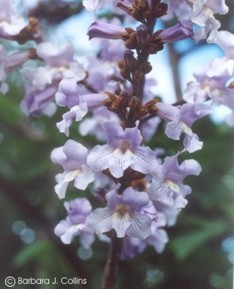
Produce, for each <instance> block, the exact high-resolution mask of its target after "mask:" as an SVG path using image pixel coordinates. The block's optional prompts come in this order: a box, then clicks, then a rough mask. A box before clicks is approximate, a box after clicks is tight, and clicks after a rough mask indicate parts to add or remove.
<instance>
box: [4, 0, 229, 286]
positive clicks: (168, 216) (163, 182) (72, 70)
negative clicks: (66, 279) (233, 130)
mask: <svg viewBox="0 0 234 289" xmlns="http://www.w3.org/2000/svg"><path fill="white" fill-rule="evenodd" d="M4 2H5V1H4ZM7 3H8V4H7V5H6V9H5V14H4V13H3V14H2V15H0V17H1V19H0V21H1V23H0V37H1V38H2V39H6V40H8V41H17V42H18V43H19V44H23V43H26V42H29V41H32V42H33V47H30V48H29V49H26V50H25V51H17V52H15V53H14V54H12V55H10V56H5V54H6V52H5V48H4V46H3V45H2V46H1V59H2V65H1V74H0V75H1V86H0V89H1V92H2V93H6V92H7V90H8V85H7V82H6V81H5V79H6V76H7V75H8V74H10V73H11V72H12V71H13V70H15V69H16V68H19V67H21V66H22V65H23V64H25V63H26V62H27V61H29V60H30V61H33V62H35V63H36V64H37V66H36V67H30V66H26V65H24V66H23V67H22V68H21V74H22V76H23V77H24V78H25V80H26V82H25V91H26V94H25V97H24V99H23V101H22V105H21V107H22V110H23V111H24V113H25V114H27V115H36V116H39V115H41V114H47V115H52V114H53V113H54V112H55V110H56V107H63V108H64V109H65V110H66V111H65V113H64V114H63V115H62V119H61V120H60V121H58V122H57V128H58V130H59V132H60V133H64V134H65V135H66V137H67V138H69V136H70V134H71V132H70V130H71V129H72V128H73V127H74V126H75V125H77V123H78V125H77V129H78V133H77V135H74V134H72V136H73V135H74V137H73V138H74V139H71V138H69V139H68V140H67V141H66V143H65V144H64V145H63V146H60V147H57V148H55V149H54V150H53V151H52V153H51V160H52V162H53V163H55V164H58V165H60V166H61V167H62V169H63V171H62V172H61V173H59V174H57V175H56V183H57V184H56V186H55V192H56V194H57V195H58V197H59V198H60V199H63V198H65V197H66V196H67V194H69V188H70V187H71V186H74V187H75V188H76V189H77V190H78V194H77V198H76V199H74V200H71V201H65V204H64V205H65V208H66V211H67V217H66V219H64V220H62V221H61V222H60V223H59V224H58V225H57V226H56V227H55V234H56V235H57V236H59V237H60V238H61V240H62V242H64V243H65V244H70V243H71V242H72V240H73V239H74V238H75V237H76V236H79V238H80V243H81V244H82V246H84V247H85V248H90V247H91V246H92V245H93V243H94V242H95V239H96V238H98V239H99V240H102V241H104V242H107V243H110V253H109V256H108V260H107V263H106V267H105V271H104V277H103V283H102V289H108V288H114V286H115V283H116V278H117V272H118V264H119V260H120V259H127V258H134V257H135V256H136V255H137V254H139V253H141V252H143V251H144V250H145V248H146V247H147V246H153V247H154V248H155V250H156V251H157V252H158V253H161V252H162V251H163V250H164V247H165V245H166V244H167V242H168V241H169V238H168V235H167V232H166V228H167V227H170V226H173V225H175V223H176V220H177V216H178V214H179V213H180V212H181V210H182V209H183V208H185V206H186V204H187V202H188V201H187V195H189V194H190V193H191V191H192V189H191V187H190V186H188V185H187V184H186V181H185V178H186V177H188V176H191V175H195V176H198V175H199V174H200V173H201V170H202V168H201V166H200V164H199V163H198V161H197V160H195V159H194V158H193V157H190V154H192V153H194V152H196V151H197V150H201V149H202V147H203V141H202V139H200V137H199V136H198V135H197V134H196V130H194V123H195V122H196V121H198V120H199V119H201V118H203V117H205V116H207V115H209V114H211V113H212V109H213V107H215V106H220V105H223V106H226V107H228V108H229V109H230V114H229V115H228V117H227V124H229V125H234V111H233V109H234V98H233V96H234V92H233V77H234V59H233V39H234V36H233V34H231V33H230V32H228V31H223V30H220V28H221V23H220V22H219V21H218V20H217V19H216V15H217V14H225V13H227V12H228V7H227V5H226V4H225V1H224V0H215V1H209V0H196V1H195V0H183V1H176V0H165V1H161V0H118V1H109V2H108V3H106V2H105V1H91V0H90V1H89V0H87V1H83V5H84V7H85V8H86V9H87V10H88V11H93V12H94V13H95V15H99V14H98V12H99V11H100V9H104V8H105V6H106V5H108V6H109V9H110V13H109V17H102V14H101V13H100V17H99V18H98V19H95V21H94V22H93V23H90V26H89V28H88V31H87V34H88V36H89V39H90V41H91V43H92V41H97V42H94V43H96V45H98V49H97V50H96V51H95V52H94V55H92V56H90V55H88V56H86V55H85V56H86V57H85V60H83V62H82V63H81V60H80V61H79V60H77V58H76V56H75V51H74V47H73V46H72V45H71V44H70V43H68V44H64V45H62V46H61V47H56V46H55V45H54V44H53V43H50V42H48V41H47V40H45V39H44V36H43V33H42V32H41V31H40V29H39V27H38V22H37V20H36V19H35V18H30V19H29V22H28V23H25V22H24V20H23V19H21V18H20V16H18V15H17V13H16V11H15V10H14V6H13V4H12V5H11V4H10V3H11V2H7ZM96 18H97V16H96ZM158 23H160V25H161V28H160V29H159V28H158ZM94 38H95V39H94ZM96 38H97V39H96ZM93 39H94V40H93ZM184 39H192V40H193V41H194V42H195V43H199V42H201V41H203V42H207V43H208V44H213V43H215V44H217V45H218V46H219V47H220V48H221V49H222V50H223V53H224V56H223V57H222V58H216V59H214V60H212V61H210V62H208V63H205V65H203V66H202V67H201V68H200V69H199V70H197V71H196V72H195V73H194V78H195V80H194V81H193V82H190V83H188V85H187V87H186V89H185V90H184V91H183V92H181V91H179V92H177V93H178V95H177V99H176V100H174V101H171V100H170V99H169V98H167V97H162V98H161V97H159V96H157V95H155V92H154V91H155V90H154V88H155V78H156V79H157V75H156V76H155V75H153V74H152V73H150V72H151V71H152V69H153V65H154V58H157V56H158V54H159V53H160V51H162V50H163V49H166V48H165V47H167V45H172V44H174V43H177V42H178V41H181V40H184ZM227 39H228V41H227ZM158 73H159V74H160V71H158ZM160 126H162V127H163V129H160ZM162 134H165V135H166V137H167V138H168V139H169V140H171V141H178V142H179V149H178V151H174V152H168V151H166V149H165V148H164V147H155V146H152V145H151V142H152V139H156V140H157V138H159V137H160V136H161V135H162ZM87 135H91V136H92V137H93V139H95V144H93V143H92V144H88V143H85V141H84V140H83V139H82V136H87ZM169 140H168V141H169ZM80 191H85V195H82V196H80V197H79V192H80Z"/></svg>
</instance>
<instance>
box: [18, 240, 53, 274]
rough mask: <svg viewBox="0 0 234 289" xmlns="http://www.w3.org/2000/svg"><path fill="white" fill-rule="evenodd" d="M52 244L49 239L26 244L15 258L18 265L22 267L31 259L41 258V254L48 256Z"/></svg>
mask: <svg viewBox="0 0 234 289" xmlns="http://www.w3.org/2000/svg"><path fill="white" fill-rule="evenodd" d="M52 249H53V248H52V245H51V244H50V243H49V242H47V241H44V240H43V241H37V242H35V243H33V244H31V245H27V246H25V247H24V248H23V249H22V250H21V251H20V252H19V254H18V255H17V256H16V257H15V259H14V264H15V266H16V267H18V268H20V267H22V266H24V265H25V264H27V263H28V262H30V261H31V260H35V259H39V258H40V256H46V255H47V254H48V253H49V252H50V251H51V250H52Z"/></svg>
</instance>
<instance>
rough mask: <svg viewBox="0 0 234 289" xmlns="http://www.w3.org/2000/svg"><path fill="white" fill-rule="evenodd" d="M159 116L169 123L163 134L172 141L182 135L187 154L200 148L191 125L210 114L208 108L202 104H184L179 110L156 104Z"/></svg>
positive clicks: (199, 142)
mask: <svg viewBox="0 0 234 289" xmlns="http://www.w3.org/2000/svg"><path fill="white" fill-rule="evenodd" d="M157 107H158V108H159V115H160V116H161V117H162V118H163V119H165V120H167V121H169V122H168V124H167V126H166V130H165V133H166V135H167V136H168V137H169V138H171V139H174V140H179V139H180V136H181V134H182V133H184V135H185V137H184V141H183V144H184V147H185V149H186V150H187V151H188V152H190V153H191V152H194V151H196V150H199V149H201V148H202V145H203V143H202V142H201V141H199V138H198V136H197V135H196V134H194V133H193V132H192V130H191V126H192V125H193V123H194V122H195V121H196V120H198V119H200V118H202V117H204V116H205V115H207V114H209V113H210V112H211V109H210V106H208V105H206V104H203V103H195V104H192V103H186V104H183V105H182V106H181V108H178V107H174V106H171V105H168V104H164V103H158V104H157Z"/></svg>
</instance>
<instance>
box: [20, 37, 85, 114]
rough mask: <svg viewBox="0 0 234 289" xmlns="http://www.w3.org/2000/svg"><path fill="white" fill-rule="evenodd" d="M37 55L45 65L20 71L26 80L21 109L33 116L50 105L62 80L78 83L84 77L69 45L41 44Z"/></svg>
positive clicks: (82, 70)
mask: <svg viewBox="0 0 234 289" xmlns="http://www.w3.org/2000/svg"><path fill="white" fill-rule="evenodd" d="M37 54H38V56H39V57H40V58H41V59H43V60H44V61H45V63H46V65H45V66H40V67H38V68H36V69H29V68H24V69H22V70H21V73H22V74H23V75H24V76H25V77H26V79H27V80H28V82H27V83H26V96H25V98H24V100H23V102H22V107H23V108H24V112H25V113H26V114H34V115H39V114H41V113H42V112H43V111H44V109H46V108H47V106H48V105H50V104H51V101H52V100H53V99H54V96H55V93H56V91H57V89H58V84H59V83H60V81H61V80H62V79H64V78H74V79H75V81H77V82H78V81H81V80H83V79H84V78H85V76H86V73H85V71H84V69H83V67H82V66H81V65H80V64H79V63H78V62H77V61H74V60H73V57H74V51H73V48H72V47H71V45H70V44H64V45H62V46H61V47H60V48H57V47H55V46H54V45H53V44H51V43H47V42H46V43H41V44H40V45H39V46H38V47H37Z"/></svg>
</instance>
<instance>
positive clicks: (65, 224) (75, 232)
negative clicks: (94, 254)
mask: <svg viewBox="0 0 234 289" xmlns="http://www.w3.org/2000/svg"><path fill="white" fill-rule="evenodd" d="M64 207H65V209H66V211H67V215H68V216H67V217H66V219H65V220H62V221H60V222H59V224H58V225H57V226H56V227H55V229H54V232H55V234H56V235H57V236H58V237H60V238H61V240H62V242H63V243H64V244H70V243H71V242H72V240H73V238H74V237H75V236H79V237H80V242H81V245H82V246H83V247H85V248H90V246H91V245H92V243H93V241H94V234H93V230H91V229H90V228H89V227H87V226H86V224H85V223H86V219H87V217H88V216H89V215H90V213H91V211H92V207H91V205H90V202H89V201H88V200H87V199H86V198H79V199H75V200H72V201H70V202H65V203H64Z"/></svg>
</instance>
